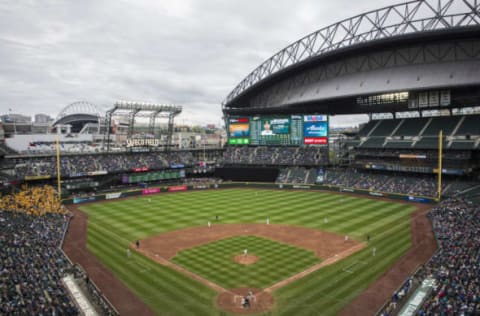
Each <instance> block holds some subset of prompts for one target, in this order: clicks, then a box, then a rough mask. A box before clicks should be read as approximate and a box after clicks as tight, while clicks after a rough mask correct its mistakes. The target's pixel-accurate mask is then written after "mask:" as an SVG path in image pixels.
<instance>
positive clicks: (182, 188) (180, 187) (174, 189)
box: [168, 185, 188, 192]
mask: <svg viewBox="0 0 480 316" xmlns="http://www.w3.org/2000/svg"><path fill="white" fill-rule="evenodd" d="M187 190H188V187H187V186H186V185H176V186H173V187H168V192H177V191H187Z"/></svg>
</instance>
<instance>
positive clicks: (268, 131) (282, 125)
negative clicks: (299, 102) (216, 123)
mask: <svg viewBox="0 0 480 316" xmlns="http://www.w3.org/2000/svg"><path fill="white" fill-rule="evenodd" d="M227 129H228V144H230V145H267V146H268V145H272V146H275V145H277V146H278V145H286V146H302V145H316V146H327V145H328V116H327V115H301V114H292V115H255V116H238V117H233V116H231V117H229V118H228V119H227Z"/></svg>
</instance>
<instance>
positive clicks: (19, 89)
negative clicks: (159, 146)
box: [0, 0, 393, 125]
mask: <svg viewBox="0 0 480 316" xmlns="http://www.w3.org/2000/svg"><path fill="white" fill-rule="evenodd" d="M392 3H393V2H392V1H391V0H369V1H351V0H333V1H319V0H316V1H315V0H296V1H293V0H290V1H287V0H256V1H253V0H175V1H173V0H172V1H167V0H151V1H150V0H131V1H122V0H110V1H102V0H81V1H75V0H71V1H49V0H43V1H35V0H22V1H17V0H12V1H5V0H0V114H6V113H8V109H9V108H12V110H13V112H15V113H21V114H26V115H33V114H35V113H47V114H50V115H52V116H54V117H55V116H56V115H57V114H58V113H59V112H60V111H61V109H62V108H64V107H65V106H66V105H68V104H70V103H73V102H75V101H80V100H85V101H89V102H91V103H93V104H95V105H97V106H99V107H100V108H101V109H102V110H105V109H107V108H109V107H111V106H112V104H113V103H114V102H115V101H117V100H138V101H145V102H154V103H173V104H178V105H182V106H183V109H184V110H183V113H182V114H181V116H180V117H179V119H178V120H177V123H182V122H184V123H197V124H202V125H204V124H206V123H213V124H219V123H220V121H221V117H222V113H221V102H222V100H223V99H224V98H225V97H226V95H227V94H228V93H229V92H230V91H231V90H232V89H233V88H234V87H235V86H236V85H237V84H238V83H239V82H240V81H241V80H242V79H243V78H244V77H245V76H246V75H247V74H248V73H249V72H250V71H252V70H253V69H254V68H255V67H257V66H258V65H260V64H261V63H262V62H263V61H264V60H265V59H267V58H268V57H270V56H271V55H273V54H274V53H276V52H277V51H279V50H280V49H282V48H284V47H285V46H287V45H289V44H290V43H292V42H294V41H296V40H298V39H299V38H301V37H303V36H305V35H307V34H309V33H311V32H313V31H315V30H317V29H320V28H322V27H324V26H327V25H329V24H332V23H334V22H337V21H339V20H342V19H344V18H348V17H351V16H353V15H356V14H359V13H362V12H364V11H369V10H373V9H377V8H381V7H384V6H386V5H390V4H392ZM352 122H354V121H353V120H351V119H343V120H341V121H339V120H338V118H335V119H334V120H333V124H334V125H340V124H341V125H353V123H352ZM357 124H358V123H357Z"/></svg>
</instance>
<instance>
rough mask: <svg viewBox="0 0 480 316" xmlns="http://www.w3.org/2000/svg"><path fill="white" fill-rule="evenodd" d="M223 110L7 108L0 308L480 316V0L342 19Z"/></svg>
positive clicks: (416, 4) (269, 66)
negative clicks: (42, 112) (218, 117)
mask: <svg viewBox="0 0 480 316" xmlns="http://www.w3.org/2000/svg"><path fill="white" fill-rule="evenodd" d="M248 71H249V69H245V73H246V74H247V73H248ZM218 111H222V113H223V118H224V124H225V126H224V127H222V128H218V129H216V128H212V127H209V128H206V129H204V130H201V131H193V130H188V128H187V127H182V126H180V125H179V124H178V122H176V121H175V119H176V118H177V117H178V115H179V114H180V113H181V112H182V106H181V105H177V104H161V103H159V104H154V103H145V102H136V101H121V100H119V101H116V102H112V105H111V107H110V108H109V109H108V110H107V111H102V110H100V109H99V107H98V106H96V105H94V104H92V103H89V102H87V101H79V102H74V103H71V104H69V105H67V106H66V107H65V108H64V109H63V110H62V111H61V112H60V113H59V114H58V116H57V117H56V118H55V119H54V120H52V121H51V122H50V123H48V124H47V125H35V124H32V123H28V122H21V121H18V120H16V119H10V117H9V118H8V119H3V121H2V123H1V126H0V127H1V129H0V130H1V133H0V138H1V139H0V180H1V181H2V187H1V199H0V228H1V229H0V245H2V249H3V250H2V253H1V255H0V258H1V259H0V279H1V280H2V282H0V285H1V286H0V314H2V315H305V316H306V315H381V316H388V315H479V314H480V295H479V293H480V270H479V267H480V238H479V236H480V207H479V205H480V204H479V202H480V3H478V2H477V1H476V0H463V1H453V0H448V1H447V0H439V1H437V0H415V1H410V2H406V3H401V4H397V5H391V6H388V7H384V8H379V9H377V10H373V11H370V12H364V13H361V14H358V15H356V16H354V17H345V19H344V20H342V21H340V22H337V23H334V24H332V25H328V26H325V27H323V28H321V29H319V30H317V31H314V32H313V33H310V34H307V35H305V36H304V37H302V38H301V39H299V40H297V41H296V42H294V43H292V44H290V45H288V46H287V47H285V48H284V49H282V50H280V51H278V52H276V53H275V52H272V56H271V57H270V58H268V59H267V60H265V61H264V62H263V63H261V64H260V65H258V67H256V68H255V69H254V70H253V71H251V72H250V73H248V74H247V75H246V77H245V78H244V79H243V80H241V82H240V83H238V85H237V86H235V87H232V91H231V92H230V93H229V94H228V95H227V96H226V97H225V99H224V100H223V102H220V100H219V104H218ZM355 115H365V116H368V122H366V123H362V124H360V125H359V127H358V128H352V129H338V128H333V127H332V126H331V124H330V123H331V120H332V118H335V119H341V118H342V117H344V116H355Z"/></svg>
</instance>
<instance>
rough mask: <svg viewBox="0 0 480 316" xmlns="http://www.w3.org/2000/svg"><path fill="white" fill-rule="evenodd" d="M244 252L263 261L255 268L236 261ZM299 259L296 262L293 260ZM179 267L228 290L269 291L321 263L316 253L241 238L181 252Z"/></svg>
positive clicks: (267, 240)
mask: <svg viewBox="0 0 480 316" xmlns="http://www.w3.org/2000/svg"><path fill="white" fill-rule="evenodd" d="M243 249H248V253H249V254H253V255H256V256H258V257H259V258H260V260H259V261H258V262H256V263H255V264H252V265H242V264H239V263H236V262H234V261H233V260H232V259H233V257H235V256H236V255H241V254H242V251H243ZM292 258H295V260H292ZM172 261H173V262H175V263H177V264H178V265H180V266H182V267H184V268H186V269H188V270H190V271H192V272H194V273H196V274H198V275H200V276H202V277H204V278H206V279H208V280H210V281H213V282H215V283H217V284H218V285H220V286H222V287H224V288H226V289H232V288H239V287H252V288H257V289H261V288H266V287H268V286H269V285H273V284H275V283H277V282H279V281H282V280H284V279H286V278H288V277H290V276H292V275H294V274H297V273H299V272H302V271H303V270H306V269H307V268H309V267H310V266H312V265H314V264H316V263H318V262H320V260H319V259H318V258H317V257H316V256H315V254H314V253H313V251H308V250H305V249H302V248H298V247H294V246H291V245H288V244H284V243H280V242H276V241H273V240H269V239H265V238H261V237H255V236H237V237H232V238H227V239H222V240H219V241H215V242H211V243H209V244H207V245H203V246H199V247H195V248H191V249H187V250H183V251H180V252H179V253H178V254H177V256H175V257H174V258H173V260H172Z"/></svg>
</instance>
